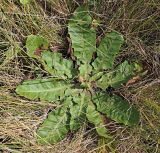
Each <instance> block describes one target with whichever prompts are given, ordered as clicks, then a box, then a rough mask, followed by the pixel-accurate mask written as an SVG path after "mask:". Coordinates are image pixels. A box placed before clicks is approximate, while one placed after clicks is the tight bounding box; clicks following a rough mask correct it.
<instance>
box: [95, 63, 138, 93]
mask: <svg viewBox="0 0 160 153" xmlns="http://www.w3.org/2000/svg"><path fill="white" fill-rule="evenodd" d="M136 65H137V64H136V63H132V64H129V63H128V61H124V62H123V63H122V64H120V65H118V66H117V67H116V68H115V69H114V70H112V71H111V72H108V73H106V74H104V75H103V76H102V77H101V78H100V79H99V80H98V81H97V86H98V87H100V88H102V89H103V90H105V89H106V88H108V87H109V86H112V87H114V88H118V87H120V86H121V85H122V84H123V83H125V82H127V81H128V80H129V79H130V78H131V77H132V76H133V75H134V74H136V73H137V72H138V71H139V68H138V69H137V66H136Z"/></svg>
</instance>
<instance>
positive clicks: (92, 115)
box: [86, 103, 110, 138]
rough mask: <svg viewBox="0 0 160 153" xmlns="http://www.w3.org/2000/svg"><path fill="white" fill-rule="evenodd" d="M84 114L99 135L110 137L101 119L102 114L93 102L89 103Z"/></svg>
mask: <svg viewBox="0 0 160 153" xmlns="http://www.w3.org/2000/svg"><path fill="white" fill-rule="evenodd" d="M86 116H87V119H88V121H89V122H90V123H92V124H94V125H95V128H96V131H97V133H98V134H99V135H100V136H102V137H105V138H110V136H109V134H108V132H107V129H106V127H105V124H104V121H103V116H102V115H101V114H100V113H99V112H98V111H97V110H96V108H95V106H94V104H93V103H89V105H88V107H87V112H86Z"/></svg>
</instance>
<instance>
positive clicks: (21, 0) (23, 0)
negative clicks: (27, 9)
mask: <svg viewBox="0 0 160 153" xmlns="http://www.w3.org/2000/svg"><path fill="white" fill-rule="evenodd" d="M30 2H31V0H20V3H21V4H23V5H26V4H29V3H30Z"/></svg>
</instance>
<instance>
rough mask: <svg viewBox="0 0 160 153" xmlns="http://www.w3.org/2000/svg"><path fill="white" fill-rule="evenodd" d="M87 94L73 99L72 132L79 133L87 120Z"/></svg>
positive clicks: (71, 110)
mask: <svg viewBox="0 0 160 153" xmlns="http://www.w3.org/2000/svg"><path fill="white" fill-rule="evenodd" d="M86 98H87V97H86V95H85V93H81V94H79V95H77V96H76V97H73V101H72V106H70V115H71V117H70V130H71V131H77V130H78V129H79V128H80V126H81V124H82V123H83V122H84V121H85V118H86V107H87V99H86Z"/></svg>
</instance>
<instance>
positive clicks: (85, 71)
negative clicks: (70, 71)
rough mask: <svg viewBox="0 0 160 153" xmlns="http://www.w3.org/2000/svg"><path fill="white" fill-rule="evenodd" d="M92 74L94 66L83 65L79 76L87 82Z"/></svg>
mask: <svg viewBox="0 0 160 153" xmlns="http://www.w3.org/2000/svg"><path fill="white" fill-rule="evenodd" d="M91 72H92V66H91V65H90V64H87V63H85V64H81V65H80V67H79V74H80V77H83V78H84V79H85V80H87V79H89V78H90V76H89V74H91Z"/></svg>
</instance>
